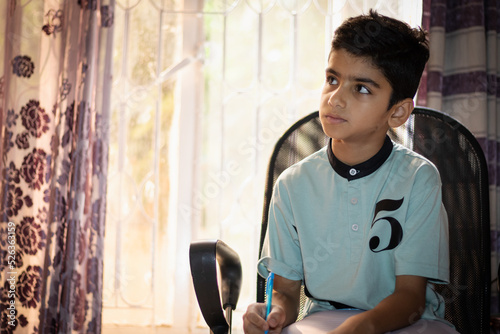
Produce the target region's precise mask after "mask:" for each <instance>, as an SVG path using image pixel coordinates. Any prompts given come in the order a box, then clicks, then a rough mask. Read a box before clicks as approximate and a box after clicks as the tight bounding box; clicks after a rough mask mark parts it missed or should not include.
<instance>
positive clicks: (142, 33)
mask: <svg viewBox="0 0 500 334" xmlns="http://www.w3.org/2000/svg"><path fill="white" fill-rule="evenodd" d="M370 8H376V9H378V10H379V12H381V13H382V14H386V15H391V16H394V17H398V18H400V19H403V20H405V21H407V22H409V23H410V24H411V25H412V26H416V25H419V24H420V20H421V8H422V3H421V1H412V2H411V3H410V2H408V1H406V2H403V1H402V0H391V1H389V0H386V1H376V0H364V1H363V0H351V1H346V0H343V1H340V0H339V1H333V0H293V1H292V0H279V1H278V0H268V1H265V0H264V1H255V0H234V1H229V0H206V1H203V0H191V1H184V2H183V1H182V0H169V1H166V0H165V1H153V0H116V7H115V23H116V24H115V27H114V29H115V30H114V46H113V47H114V61H115V63H114V67H113V76H114V85H113V93H112V110H113V116H112V124H111V125H110V126H111V136H112V144H111V145H112V147H111V148H110V163H109V168H110V170H109V178H110V184H109V186H108V189H109V190H108V203H109V206H108V213H107V214H108V216H107V222H106V223H107V226H106V241H105V242H106V245H105V252H106V257H105V273H104V275H105V276H104V284H105V287H104V313H103V322H104V325H105V328H111V329H105V330H104V332H105V333H111V330H112V327H113V325H118V324H123V325H134V326H150V327H151V326H158V327H161V326H166V328H168V329H169V330H170V332H172V333H173V332H175V330H176V329H178V330H179V332H185V328H186V327H189V328H190V329H191V330H192V331H194V330H196V329H197V328H198V327H199V326H202V325H203V323H204V322H203V319H202V318H200V315H199V313H198V306H197V304H196V302H195V299H194V293H193V290H192V286H191V277H190V272H189V259H188V248H189V243H190V241H191V240H195V239H206V238H210V239H216V238H220V239H222V240H224V241H225V242H226V243H228V244H229V245H230V246H231V247H233V248H234V249H235V250H236V251H238V253H239V254H240V257H241V260H242V264H243V267H244V278H245V279H244V281H243V285H244V286H243V292H242V295H241V297H240V302H239V307H238V311H240V312H243V311H244V310H245V308H246V306H245V305H246V304H248V303H251V302H253V301H254V299H255V277H256V269H255V263H256V261H257V252H258V240H259V233H260V219H261V215H262V212H261V210H262V208H261V207H262V201H263V199H262V198H263V192H264V179H265V172H266V169H267V161H268V159H269V156H270V152H271V150H272V147H273V144H274V142H275V141H276V140H277V138H278V137H279V136H280V135H281V133H282V132H283V131H284V130H285V129H286V128H287V127H288V126H289V125H290V124H291V123H292V122H293V121H294V120H296V119H297V118H299V117H300V116H302V115H305V114H307V113H309V112H311V111H313V110H317V108H318V103H319V93H320V90H321V87H322V84H323V71H324V67H325V66H326V57H327V55H328V52H329V49H330V42H331V37H332V34H333V31H334V29H335V27H336V26H337V25H338V24H339V23H340V22H341V21H342V20H343V19H344V18H346V17H348V16H352V15H357V14H360V13H366V12H368V10H369V9H370ZM240 319H241V317H240V316H239V315H235V317H234V320H233V321H234V322H235V324H236V327H238V322H239V321H240ZM201 331H203V332H206V330H205V329H202V330H201ZM119 332H120V333H124V332H123V330H121V331H119ZM236 332H237V331H236Z"/></svg>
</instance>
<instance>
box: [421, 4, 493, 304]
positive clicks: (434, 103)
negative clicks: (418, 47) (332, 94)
mask: <svg viewBox="0 0 500 334" xmlns="http://www.w3.org/2000/svg"><path fill="white" fill-rule="evenodd" d="M423 5H424V8H423V19H422V25H423V28H424V29H426V30H428V31H429V33H430V51H431V57H430V59H429V63H428V66H427V70H426V73H425V75H424V78H423V80H422V85H421V89H420V92H419V96H418V101H417V102H418V104H419V105H424V106H428V107H430V108H435V109H438V110H442V111H444V112H446V113H448V114H450V115H451V116H453V117H455V118H457V119H458V120H459V121H461V122H462V123H463V124H464V125H465V126H466V127H467V128H468V129H469V130H471V132H472V133H474V135H475V136H476V138H478V140H479V142H480V143H481V145H482V147H483V149H484V152H485V154H486V157H487V160H488V164H489V166H488V167H489V178H490V203H491V229H492V231H491V242H492V244H491V246H492V247H491V249H492V262H491V263H492V281H493V280H494V279H495V278H496V276H497V272H496V268H497V265H498V263H499V257H500V239H499V234H500V233H499V232H500V211H499V210H498V207H499V200H500V196H499V195H498V193H499V190H500V178H499V162H500V159H499V157H500V155H499V149H500V145H499V143H500V100H499V99H500V85H499V82H500V1H496V0H480V1H470V0H424V1H423ZM491 290H492V299H491V312H492V313H497V312H498V311H499V300H498V291H497V289H496V285H493V286H492V289H491Z"/></svg>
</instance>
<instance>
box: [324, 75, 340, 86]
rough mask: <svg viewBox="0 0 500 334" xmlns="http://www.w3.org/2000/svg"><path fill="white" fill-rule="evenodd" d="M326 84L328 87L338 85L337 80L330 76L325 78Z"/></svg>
mask: <svg viewBox="0 0 500 334" xmlns="http://www.w3.org/2000/svg"><path fill="white" fill-rule="evenodd" d="M326 82H327V83H328V84H330V85H336V84H338V81H337V79H336V78H335V77H332V76H329V77H326Z"/></svg>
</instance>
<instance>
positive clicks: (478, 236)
mask: <svg viewBox="0 0 500 334" xmlns="http://www.w3.org/2000/svg"><path fill="white" fill-rule="evenodd" d="M389 135H390V136H391V138H392V139H393V140H394V141H395V142H398V143H401V144H403V145H405V146H407V147H409V148H411V149H413V150H414V151H415V152H417V153H420V154H421V155H423V156H425V157H426V158H428V159H429V160H431V161H432V162H433V163H434V164H435V165H436V166H437V168H438V169H439V171H440V174H441V180H442V192H443V203H444V205H445V207H446V210H447V212H448V218H449V227H450V231H449V233H450V284H448V285H436V290H437V291H438V292H439V293H440V294H441V295H442V296H443V297H444V298H445V301H446V312H445V313H446V314H445V316H446V319H447V320H448V321H450V322H451V323H453V324H454V325H455V326H456V328H457V330H458V331H459V332H460V333H462V334H468V333H470V334H478V333H489V331H490V330H489V323H490V271H491V264H490V221H489V193H488V191H489V189H488V171H487V164H486V159H485V157H484V154H483V151H482V149H481V147H480V145H479V143H478V142H477V140H476V139H475V137H474V136H473V135H472V134H471V133H470V132H469V131H468V130H467V129H466V128H465V127H464V126H463V125H462V124H460V123H459V122H458V121H457V120H455V119H453V118H452V117H450V116H447V115H446V114H444V113H441V112H439V111H436V110H432V109H428V108H415V110H414V112H413V114H412V116H411V117H410V119H409V120H408V122H407V124H406V125H405V127H404V129H403V131H391V132H390V133H389ZM326 143H327V138H326V136H325V134H324V133H323V130H322V127H321V123H320V121H319V116H318V112H314V113H312V114H310V115H308V116H306V117H304V118H302V119H300V120H299V121H297V122H296V123H295V124H294V125H292V126H291V127H290V128H289V129H288V130H287V131H286V132H285V133H284V135H283V136H282V137H281V138H280V139H279V141H278V142H277V143H276V146H275V148H274V151H273V154H272V156H271V160H270V162H269V167H268V173H267V181H266V190H265V195H264V211H263V218H262V233H261V239H260V247H259V254H260V251H261V250H262V245H263V241H264V236H265V233H266V230H267V218H268V207H269V202H270V199H271V194H272V190H273V186H274V183H275V181H276V179H277V178H278V176H279V175H280V174H281V173H282V172H283V171H284V170H285V169H286V168H287V167H289V166H290V165H292V164H294V163H296V162H298V161H300V160H302V159H303V158H305V157H306V156H308V155H310V154H312V153H314V152H316V151H317V150H319V149H320V148H321V147H323V146H325V145H326ZM219 244H221V241H209V242H193V243H192V244H191V249H190V258H191V272H192V276H193V282H194V286H195V290H196V295H197V298H198V303H199V305H200V309H201V311H202V314H203V316H204V318H205V320H206V322H207V324H208V325H209V327H210V329H211V331H212V332H213V333H214V334H218V333H228V332H230V313H231V310H232V309H234V308H235V307H236V303H237V295H238V294H239V287H240V283H241V267H239V268H238V265H236V266H234V267H231V269H230V270H222V269H221V277H222V279H221V283H220V285H221V286H222V291H223V294H222V299H223V308H224V309H226V312H227V314H229V315H228V316H226V317H227V319H226V318H225V317H224V316H223V313H222V308H221V307H220V302H219V300H220V297H219V296H218V294H217V295H214V293H212V292H211V291H210V289H212V290H213V289H214V288H211V287H213V286H217V275H216V274H214V272H215V268H216V261H215V258H216V254H215V252H214V249H215V248H218V247H219V246H218V245H219ZM225 247H227V246H225V244H224V248H225ZM224 253H228V251H227V250H226V251H224ZM220 256H221V255H220V254H219V257H220ZM200 258H203V259H204V262H205V263H204V264H201V263H200V262H201V261H200V260H199V259H200ZM235 258H236V259H237V255H236V254H235V253H234V252H232V253H231V255H230V259H232V260H229V261H230V262H231V263H234V262H236V261H234V260H235ZM225 261H227V260H222V259H220V260H219V265H221V266H222V267H223V266H224V263H225ZM205 265H206V267H204V266H205ZM209 267H210V268H213V269H207V268H209ZM208 271H212V274H211V276H210V277H209V276H208ZM238 273H239V274H238ZM200 277H203V278H202V279H200ZM232 278H236V281H234V282H232V281H231V279H232ZM235 282H236V283H235ZM233 288H235V290H234V291H231V289H233ZM217 291H218V290H217ZM217 293H218V292H217ZM224 296H226V297H224ZM227 296H230V297H227ZM264 296H265V279H263V278H262V277H260V276H259V277H257V301H258V302H264ZM224 298H226V299H224ZM228 300H229V301H228ZM207 305H211V306H210V307H209V306H207ZM214 305H217V307H218V311H214ZM228 321H229V322H228Z"/></svg>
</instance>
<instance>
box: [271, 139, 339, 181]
mask: <svg viewBox="0 0 500 334" xmlns="http://www.w3.org/2000/svg"><path fill="white" fill-rule="evenodd" d="M329 165H330V163H329V161H328V153H327V146H324V147H322V148H321V149H319V150H318V151H316V152H314V153H312V154H310V155H308V156H307V157H305V158H304V159H302V160H300V161H299V162H296V163H295V164H293V165H291V166H289V167H288V168H286V169H285V170H284V171H283V172H282V173H281V174H280V176H279V179H290V178H296V177H300V175H302V174H304V173H307V172H312V171H314V170H318V168H319V169H321V166H329Z"/></svg>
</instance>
